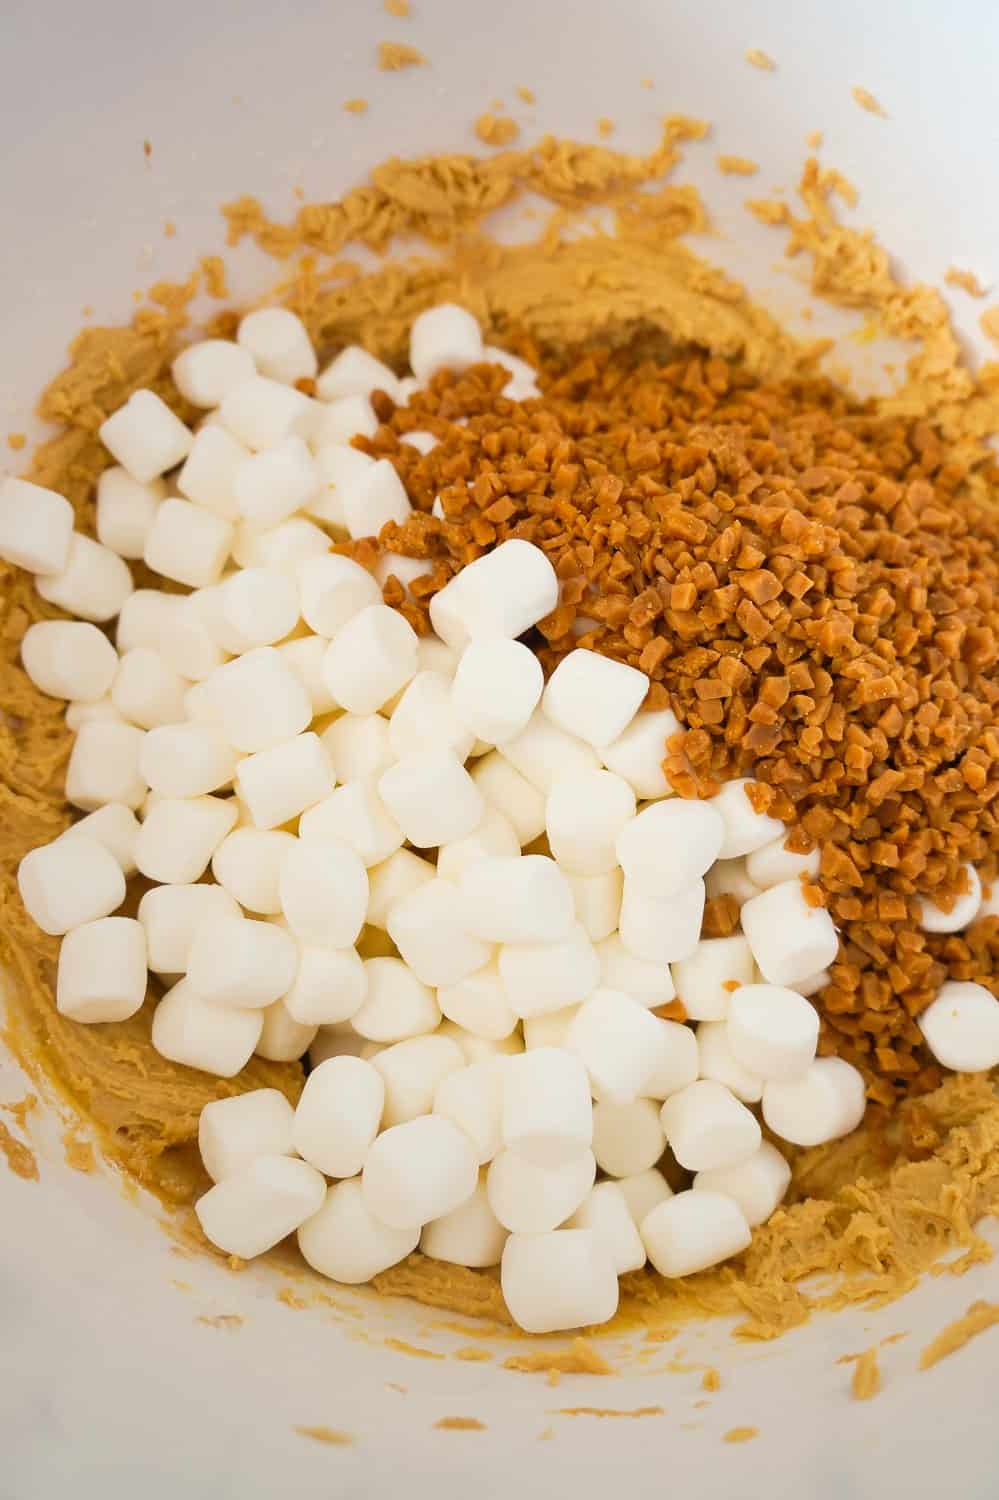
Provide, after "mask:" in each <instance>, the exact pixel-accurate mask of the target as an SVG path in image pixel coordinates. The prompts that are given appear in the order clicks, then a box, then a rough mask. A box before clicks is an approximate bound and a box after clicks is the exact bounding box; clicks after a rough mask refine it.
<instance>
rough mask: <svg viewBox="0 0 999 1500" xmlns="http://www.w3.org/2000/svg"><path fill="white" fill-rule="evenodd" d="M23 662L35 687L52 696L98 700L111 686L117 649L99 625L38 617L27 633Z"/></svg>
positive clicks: (22, 656) (22, 643) (76, 700)
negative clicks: (98, 627)
mask: <svg viewBox="0 0 999 1500" xmlns="http://www.w3.org/2000/svg"><path fill="white" fill-rule="evenodd" d="M21 664H22V665H23V667H24V670H25V671H26V672H27V674H28V676H29V677H30V678H31V681H32V682H33V683H34V684H35V687H37V688H39V689H40V690H41V691H42V692H43V693H47V694H48V695H49V697H50V698H72V699H73V700H74V701H75V702H81V701H82V702H84V703H95V702H96V701H97V699H98V698H103V697H104V695H105V693H107V692H108V690H109V689H110V687H111V683H112V681H113V680H114V675H115V672H116V671H117V669H118V653H117V652H116V651H115V649H114V647H113V646H112V644H111V642H110V641H109V640H108V638H107V636H106V635H105V634H104V633H103V631H101V630H98V629H97V626H96V625H89V624H83V623H82V622H81V621H77V620H39V621H38V622H37V623H36V624H34V625H29V626H28V628H27V630H26V631H25V633H24V637H23V639H22V641H21Z"/></svg>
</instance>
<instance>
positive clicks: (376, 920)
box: [366, 849, 434, 928]
mask: <svg viewBox="0 0 999 1500" xmlns="http://www.w3.org/2000/svg"><path fill="white" fill-rule="evenodd" d="M433 879H434V867H433V865H432V864H431V863H430V861H429V860H427V859H421V858H420V856H419V855H418V854H414V853H413V852H412V850H410V849H397V850H396V852H395V853H394V854H390V855H389V857H388V859H385V860H383V861H382V862H381V863H380V864H378V865H375V866H373V867H372V868H371V869H369V871H368V911H367V917H366V921H367V922H368V923H369V924H370V925H371V926H372V927H381V928H386V926H387V923H388V915H389V912H390V911H391V910H392V908H393V907H394V906H396V905H397V903H398V902H400V901H402V900H404V899H405V897H407V896H410V895H412V893H413V892H414V891H418V890H419V889H420V887H421V886H424V885H426V884H427V882H428V881H431V880H433Z"/></svg>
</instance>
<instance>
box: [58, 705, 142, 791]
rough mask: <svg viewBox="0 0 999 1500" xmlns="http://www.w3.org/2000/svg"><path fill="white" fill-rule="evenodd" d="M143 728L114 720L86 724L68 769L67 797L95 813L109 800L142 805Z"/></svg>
mask: <svg viewBox="0 0 999 1500" xmlns="http://www.w3.org/2000/svg"><path fill="white" fill-rule="evenodd" d="M141 749H142V730H141V729H136V727H135V725H134V724H115V723H113V722H112V721H110V720H107V721H95V722H93V723H89V724H82V725H81V726H80V729H79V731H78V733H77V736H76V742H75V744H74V745H73V748H72V750H71V751H70V756H69V765H68V766H67V768H66V800H67V801H68V802H72V803H73V805H74V807H82V808H83V810H84V811H85V812H92V811H93V810H94V809H95V808H98V807H102V806H103V805H104V804H105V803H106V802H123V803H124V804H125V806H126V807H131V808H133V809H134V808H137V807H141V805H142V802H143V799H144V798H145V795H146V791H147V787H146V782H145V778H144V777H143V775H142V773H141V771H140V770H139V755H140V752H141Z"/></svg>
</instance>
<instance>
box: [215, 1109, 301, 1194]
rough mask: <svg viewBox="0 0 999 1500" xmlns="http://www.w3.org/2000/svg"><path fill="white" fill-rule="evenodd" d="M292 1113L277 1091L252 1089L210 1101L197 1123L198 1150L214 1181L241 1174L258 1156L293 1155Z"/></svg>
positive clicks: (293, 1112) (293, 1116)
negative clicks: (244, 1092)
mask: <svg viewBox="0 0 999 1500" xmlns="http://www.w3.org/2000/svg"><path fill="white" fill-rule="evenodd" d="M294 1118H295V1111H294V1110H293V1109H292V1107H291V1105H290V1104H289V1102H288V1100H287V1099H286V1098H285V1096H284V1094H282V1093H281V1090H280V1089H251V1090H250V1092H249V1093H247V1094H236V1095H235V1096H234V1097H233V1098H231V1099H212V1100H211V1101H210V1102H209V1103H208V1104H206V1105H205V1106H204V1108H203V1109H202V1111H201V1115H200V1118H199V1120H198V1150H199V1151H200V1152H201V1160H202V1161H203V1162H204V1165H205V1171H206V1172H207V1173H208V1175H209V1177H210V1178H211V1179H212V1181H213V1182H222V1181H223V1180H224V1179H225V1178H226V1177H234V1176H235V1175H236V1173H237V1172H242V1171H244V1170H245V1169H246V1168H247V1167H248V1166H250V1164H251V1163H252V1162H254V1161H256V1160H257V1158H258V1157H260V1156H293V1155H294V1152H295V1148H294V1145H293V1144H292V1139H291V1132H292V1123H293V1121H294Z"/></svg>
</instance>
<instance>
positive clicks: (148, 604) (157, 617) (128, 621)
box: [114, 589, 181, 656]
mask: <svg viewBox="0 0 999 1500" xmlns="http://www.w3.org/2000/svg"><path fill="white" fill-rule="evenodd" d="M180 603H181V599H180V598H179V597H178V596H177V595H176V594H164V593H162V592H161V591H160V590H159V589H136V590H135V592H134V593H133V594H129V596H128V598H127V599H126V600H125V602H124V604H123V605H122V606H121V611H120V613H119V615H118V621H117V624H116V625H115V637H114V638H115V644H116V645H117V647H118V650H119V652H120V653H121V654H122V656H124V654H125V652H126V651H131V650H132V649H133V648H134V647H135V646H148V647H149V649H150V650H151V651H158V650H159V649H160V642H161V640H162V639H163V636H164V635H165V634H166V633H168V632H169V631H170V630H172V628H173V622H174V616H175V614H176V612H177V609H178V606H179V605H180Z"/></svg>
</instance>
